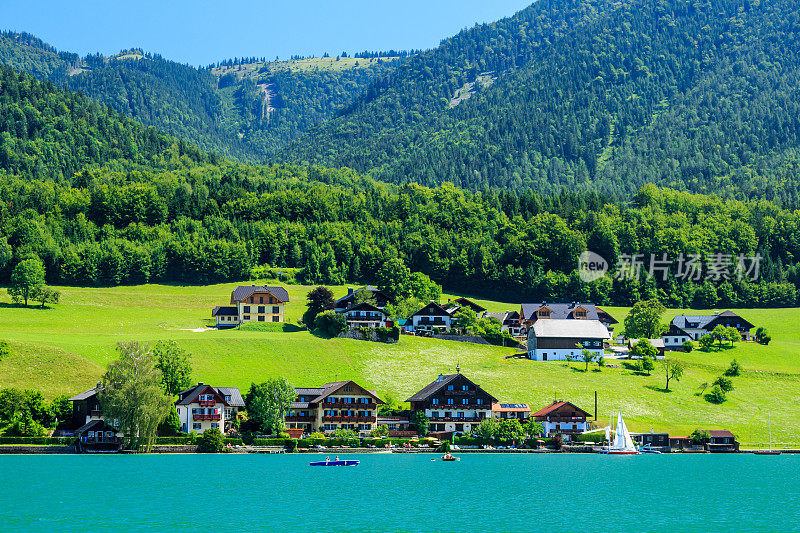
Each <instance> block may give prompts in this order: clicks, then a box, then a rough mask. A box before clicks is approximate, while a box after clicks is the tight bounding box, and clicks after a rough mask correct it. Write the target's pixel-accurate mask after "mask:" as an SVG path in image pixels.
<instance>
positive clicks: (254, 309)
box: [211, 285, 289, 328]
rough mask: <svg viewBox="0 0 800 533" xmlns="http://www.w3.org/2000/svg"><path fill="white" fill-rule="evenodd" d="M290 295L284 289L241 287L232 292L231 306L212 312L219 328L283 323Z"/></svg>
mask: <svg viewBox="0 0 800 533" xmlns="http://www.w3.org/2000/svg"><path fill="white" fill-rule="evenodd" d="M288 302H289V293H288V291H287V290H286V289H285V288H283V287H266V286H257V285H240V286H239V287H236V288H235V289H234V290H233V292H231V301H230V305H229V306H219V307H215V308H214V310H213V311H212V312H211V316H213V317H214V318H215V319H216V321H217V327H220V328H224V327H234V326H238V325H240V324H243V323H245V322H283V321H284V319H285V317H286V315H285V314H284V306H285V305H286V304H287V303H288Z"/></svg>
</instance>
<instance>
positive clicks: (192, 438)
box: [189, 430, 197, 444]
mask: <svg viewBox="0 0 800 533" xmlns="http://www.w3.org/2000/svg"><path fill="white" fill-rule="evenodd" d="M189 443H191V444H197V432H196V431H195V430H192V431H191V432H190V433H189Z"/></svg>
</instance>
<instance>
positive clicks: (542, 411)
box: [531, 401, 592, 418]
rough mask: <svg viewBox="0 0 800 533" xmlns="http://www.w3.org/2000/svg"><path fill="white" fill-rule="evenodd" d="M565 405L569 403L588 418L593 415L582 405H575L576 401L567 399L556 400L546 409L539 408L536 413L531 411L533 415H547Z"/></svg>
mask: <svg viewBox="0 0 800 533" xmlns="http://www.w3.org/2000/svg"><path fill="white" fill-rule="evenodd" d="M565 405H569V406H570V407H572V408H573V409H574V410H575V411H577V412H579V413H583V414H584V415H585V416H586V417H587V418H588V417H590V416H592V415H590V414H589V413H587V412H586V411H584V410H583V409H581V408H580V407H578V406H577V405H575V404H574V403H572V402H565V401H555V402H553V403H551V404H550V405H548V406H547V407H545V408H544V409H539V410H538V411H536V412H535V413H531V416H547V415H549V414H550V413H552V412H553V411H557V410H558V409H560V408H561V407H564V406H565Z"/></svg>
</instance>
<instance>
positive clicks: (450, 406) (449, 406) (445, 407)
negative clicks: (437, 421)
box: [430, 403, 491, 411]
mask: <svg viewBox="0 0 800 533" xmlns="http://www.w3.org/2000/svg"><path fill="white" fill-rule="evenodd" d="M430 409H433V410H439V411H455V410H457V409H461V410H464V409H477V410H479V411H489V410H491V408H490V407H489V406H488V405H486V404H483V403H446V404H441V403H439V404H435V405H431V406H430Z"/></svg>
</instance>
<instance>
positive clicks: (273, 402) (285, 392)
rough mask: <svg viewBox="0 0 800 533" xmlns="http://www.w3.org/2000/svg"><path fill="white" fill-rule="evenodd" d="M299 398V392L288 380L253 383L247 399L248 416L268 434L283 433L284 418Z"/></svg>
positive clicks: (275, 379) (276, 379)
mask: <svg viewBox="0 0 800 533" xmlns="http://www.w3.org/2000/svg"><path fill="white" fill-rule="evenodd" d="M296 397H297V392H296V391H295V389H294V387H293V386H292V385H291V384H290V383H289V381H288V380H287V379H286V378H274V379H269V380H267V381H265V382H263V383H261V384H258V385H257V384H255V383H252V384H251V385H250V391H249V392H248V393H247V396H246V397H245V405H246V406H247V416H248V417H249V418H250V420H252V421H253V422H255V423H256V425H258V427H259V429H260V430H261V431H263V432H265V433H267V434H273V435H275V434H278V433H280V432H281V431H283V429H284V427H285V424H284V417H285V416H286V413H287V411H289V408H290V407H291V406H292V402H293V401H294V400H295V398H296Z"/></svg>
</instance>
